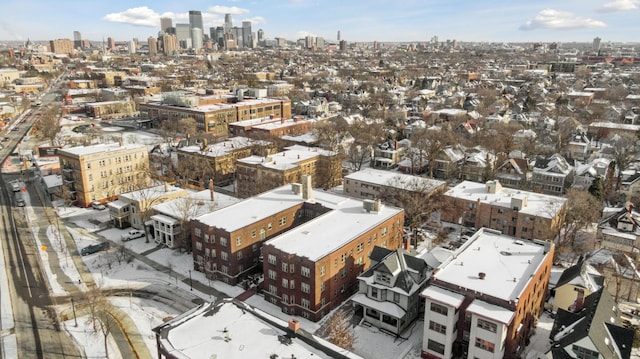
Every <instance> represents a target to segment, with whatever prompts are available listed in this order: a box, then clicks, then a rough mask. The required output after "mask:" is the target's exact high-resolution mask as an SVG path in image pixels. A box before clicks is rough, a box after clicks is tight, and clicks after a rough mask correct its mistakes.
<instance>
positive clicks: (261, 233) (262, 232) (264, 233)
mask: <svg viewBox="0 0 640 359" xmlns="http://www.w3.org/2000/svg"><path fill="white" fill-rule="evenodd" d="M265 238H267V231H265V230H264V228H262V229H261V230H260V240H263V239H265Z"/></svg>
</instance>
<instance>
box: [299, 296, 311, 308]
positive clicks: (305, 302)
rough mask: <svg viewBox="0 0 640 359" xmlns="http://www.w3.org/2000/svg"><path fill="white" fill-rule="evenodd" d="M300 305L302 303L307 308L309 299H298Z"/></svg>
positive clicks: (309, 303)
mask: <svg viewBox="0 0 640 359" xmlns="http://www.w3.org/2000/svg"><path fill="white" fill-rule="evenodd" d="M300 305H302V306H303V307H304V308H307V309H309V306H310V305H311V302H309V299H304V298H302V299H300Z"/></svg>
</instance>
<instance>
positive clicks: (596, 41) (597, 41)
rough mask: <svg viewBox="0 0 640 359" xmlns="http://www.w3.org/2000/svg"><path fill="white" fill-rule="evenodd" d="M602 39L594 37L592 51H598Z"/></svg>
mask: <svg viewBox="0 0 640 359" xmlns="http://www.w3.org/2000/svg"><path fill="white" fill-rule="evenodd" d="M601 40H602V39H601V38H599V37H595V38H594V39H593V51H600V41H601Z"/></svg>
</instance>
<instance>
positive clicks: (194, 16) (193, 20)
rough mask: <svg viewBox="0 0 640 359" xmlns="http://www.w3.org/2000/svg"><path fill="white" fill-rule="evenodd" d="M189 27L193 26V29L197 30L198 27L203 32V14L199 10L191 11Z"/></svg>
mask: <svg viewBox="0 0 640 359" xmlns="http://www.w3.org/2000/svg"><path fill="white" fill-rule="evenodd" d="M189 26H191V28H192V29H193V28H195V27H197V28H198V29H200V30H202V29H203V26H202V13H201V12H200V11H198V10H189Z"/></svg>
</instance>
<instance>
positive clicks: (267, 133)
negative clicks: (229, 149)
mask: <svg viewBox="0 0 640 359" xmlns="http://www.w3.org/2000/svg"><path fill="white" fill-rule="evenodd" d="M313 123H314V121H311V120H308V119H305V118H304V117H302V116H294V117H293V118H292V119H286V118H284V117H283V118H278V117H275V116H272V117H264V118H256V119H251V120H244V121H238V122H234V123H230V124H229V133H230V134H231V135H233V136H251V137H255V138H269V137H282V136H297V135H301V134H304V133H308V132H311V131H312V130H313Z"/></svg>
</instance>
